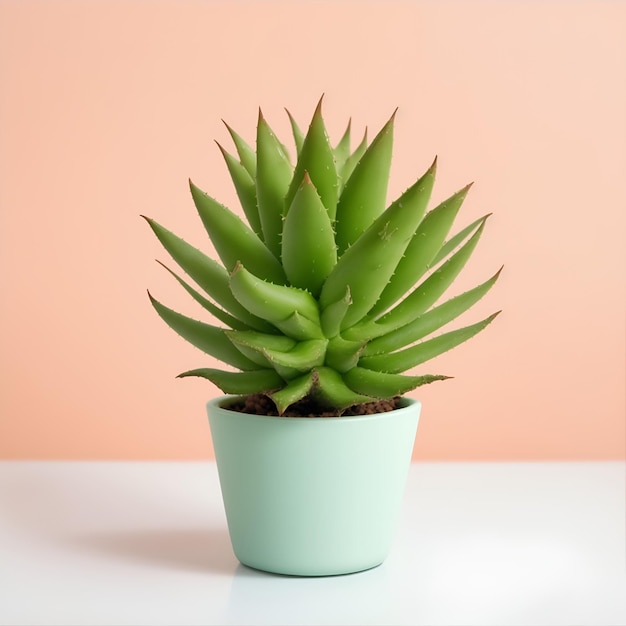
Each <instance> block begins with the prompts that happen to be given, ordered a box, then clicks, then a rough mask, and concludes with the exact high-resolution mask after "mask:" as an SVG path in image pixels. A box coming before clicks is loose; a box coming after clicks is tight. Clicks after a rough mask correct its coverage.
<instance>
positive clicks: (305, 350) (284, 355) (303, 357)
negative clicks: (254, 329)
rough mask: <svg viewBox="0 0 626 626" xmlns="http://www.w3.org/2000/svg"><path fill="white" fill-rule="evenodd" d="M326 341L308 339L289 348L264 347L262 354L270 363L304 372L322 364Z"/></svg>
mask: <svg viewBox="0 0 626 626" xmlns="http://www.w3.org/2000/svg"><path fill="white" fill-rule="evenodd" d="M327 343H328V341H327V340H326V339H309V340H307V341H300V342H299V343H297V344H296V345H295V346H294V347H293V348H292V349H291V350H287V351H281V350H272V349H271V348H266V349H265V350H264V351H263V354H264V355H265V356H266V357H267V359H268V360H269V362H270V363H272V365H274V364H277V365H280V366H282V367H290V368H292V369H295V370H298V371H300V372H306V371H309V370H311V369H313V368H314V367H318V366H319V365H322V363H323V362H324V355H325V353H326V345H327Z"/></svg>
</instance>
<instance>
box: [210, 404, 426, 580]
mask: <svg viewBox="0 0 626 626" xmlns="http://www.w3.org/2000/svg"><path fill="white" fill-rule="evenodd" d="M232 401H233V397H229V396H226V397H221V398H217V399H215V400H211V401H210V402H209V403H208V405H207V410H208V414H209V421H210V425H211V434H212V437H213V445H214V448H215V457H216V461H217V469H218V473H219V478H220V485H221V489H222V496H223V499H224V507H225V510H226V518H227V521H228V529H229V533H230V538H231V542H232V545H233V550H234V552H235V555H236V556H237V558H238V559H239V560H240V561H241V562H242V563H243V564H244V565H248V566H250V567H253V568H256V569H260V570H265V571H268V572H275V573H279V574H290V575H299V576H326V575H333V574H348V573H352V572H358V571H361V570H365V569H369V568H371V567H375V566H377V565H380V563H382V562H383V560H384V559H385V558H386V556H387V554H388V552H389V549H390V546H391V542H392V539H393V534H394V529H395V526H396V523H397V520H398V516H399V513H400V507H401V504H402V497H403V493H404V488H405V485H406V478H407V474H408V469H409V464H410V462H411V453H412V450H413V442H414V440H415V433H416V430H417V424H418V420H419V414H420V409H421V404H420V403H419V402H418V401H416V400H411V399H403V401H402V406H401V408H399V409H397V410H395V411H391V412H388V413H380V414H376V415H367V416H355V417H337V418H333V417H326V418H293V417H268V416H260V415H247V414H244V413H238V412H236V411H229V410H228V409H227V407H228V405H229V403H230V402H232Z"/></svg>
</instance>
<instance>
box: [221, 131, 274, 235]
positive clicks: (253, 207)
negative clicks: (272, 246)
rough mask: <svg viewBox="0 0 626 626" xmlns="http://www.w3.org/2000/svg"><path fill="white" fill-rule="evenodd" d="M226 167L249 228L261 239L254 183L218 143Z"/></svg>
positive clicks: (261, 233) (247, 173)
mask: <svg viewBox="0 0 626 626" xmlns="http://www.w3.org/2000/svg"><path fill="white" fill-rule="evenodd" d="M217 146H218V148H219V149H220V151H221V153H222V156H223V157H224V161H225V162H226V167H228V171H229V173H230V177H231V179H232V181H233V185H234V186H235V191H236V192H237V197H238V198H239V202H240V203H241V207H242V208H243V212H244V214H245V216H246V219H247V220H248V224H250V228H251V229H252V230H253V231H254V233H255V234H256V236H257V237H259V238H260V239H261V240H262V239H263V230H262V229H261V219H260V218H259V210H258V208H257V204H256V183H255V182H254V178H252V176H250V174H249V172H248V170H246V168H245V167H244V166H243V165H242V164H241V163H240V162H239V161H237V159H235V157H234V156H233V155H232V154H229V153H228V152H226V150H224V148H222V146H221V145H220V144H219V143H218V144H217Z"/></svg>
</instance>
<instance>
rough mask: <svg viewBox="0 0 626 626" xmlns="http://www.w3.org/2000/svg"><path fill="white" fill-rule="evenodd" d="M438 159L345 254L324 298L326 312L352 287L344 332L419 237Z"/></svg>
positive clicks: (370, 303) (324, 290)
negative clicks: (417, 235)
mask: <svg viewBox="0 0 626 626" xmlns="http://www.w3.org/2000/svg"><path fill="white" fill-rule="evenodd" d="M435 171H436V159H435V161H434V162H433V164H432V165H431V167H430V168H429V169H428V171H427V172H426V173H425V174H424V175H423V176H422V177H421V178H420V179H419V180H418V181H417V182H416V183H415V184H413V185H412V186H411V187H410V188H409V189H407V190H406V191H405V192H404V193H403V194H402V195H401V196H400V197H399V198H398V199H397V200H396V201H395V202H393V203H392V204H391V206H390V207H389V208H388V209H387V210H385V212H384V213H383V214H382V215H380V216H379V217H378V218H377V219H376V220H375V221H374V223H373V224H372V225H371V226H369V227H368V228H367V230H366V231H365V232H364V233H363V234H362V235H361V236H360V237H359V238H358V239H357V241H355V242H354V244H353V245H352V246H351V247H350V248H349V249H348V250H346V252H344V254H343V255H342V256H341V257H340V258H339V260H338V261H337V264H336V265H335V267H334V269H333V271H332V272H331V273H330V276H329V277H328V279H327V280H326V282H325V283H324V287H323V288H322V292H321V294H320V298H319V301H320V306H321V308H322V310H324V309H325V308H326V307H327V306H328V305H330V304H331V303H333V302H336V301H337V300H338V299H339V298H340V297H342V296H343V294H344V293H345V290H346V287H347V286H349V287H350V295H351V297H352V304H351V305H350V306H349V308H348V311H347V313H346V315H345V317H344V320H343V321H342V324H341V327H342V328H344V329H345V328H349V327H350V326H352V325H354V324H356V323H357V322H358V321H359V320H361V319H362V318H363V316H364V315H365V314H366V313H367V312H368V311H369V310H370V309H371V308H372V306H373V305H374V303H375V302H376V301H377V300H378V297H379V296H380V294H381V293H382V292H383V290H384V289H385V286H386V285H387V283H388V282H389V279H390V278H391V277H392V276H393V273H394V271H395V269H396V267H397V265H398V263H399V262H400V260H401V259H402V255H403V253H404V250H405V248H406V246H407V245H408V243H409V241H410V240H411V237H412V236H413V234H414V233H415V230H416V229H417V227H418V225H419V223H420V221H421V219H422V216H423V215H424V212H425V210H426V205H427V204H428V200H429V198H430V194H431V191H432V188H433V184H434V181H435Z"/></svg>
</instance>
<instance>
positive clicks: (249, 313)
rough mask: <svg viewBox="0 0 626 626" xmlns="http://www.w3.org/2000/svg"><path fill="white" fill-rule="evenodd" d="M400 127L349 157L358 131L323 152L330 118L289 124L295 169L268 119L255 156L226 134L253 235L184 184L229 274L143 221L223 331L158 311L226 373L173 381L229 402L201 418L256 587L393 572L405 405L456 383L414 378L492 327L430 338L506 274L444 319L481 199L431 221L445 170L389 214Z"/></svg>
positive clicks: (451, 205)
mask: <svg viewBox="0 0 626 626" xmlns="http://www.w3.org/2000/svg"><path fill="white" fill-rule="evenodd" d="M394 117H395V113H394V115H392V116H391V119H390V120H389V121H388V122H387V123H386V124H385V125H384V127H383V128H382V130H381V131H380V132H379V133H378V135H376V137H375V138H374V140H373V141H372V142H371V143H369V144H368V142H367V134H366V136H365V137H364V138H363V140H362V141H361V142H360V143H359V144H358V146H357V147H356V148H355V149H354V150H351V148H350V134H351V132H350V123H348V127H347V129H346V131H345V133H344V135H343V136H342V138H341V140H340V141H339V142H338V143H337V144H336V145H335V146H334V147H333V145H331V143H330V142H329V139H328V136H327V132H326V128H325V123H324V120H323V117H322V109H321V100H320V103H319V104H318V106H317V108H316V110H315V113H314V114H313V118H312V121H311V123H310V126H309V128H308V131H307V132H306V134H305V133H303V132H302V131H301V130H300V128H299V126H298V124H297V123H296V121H295V120H294V119H293V117H292V116H291V115H290V114H289V118H290V122H291V127H292V131H293V139H294V142H295V147H296V159H295V165H294V163H293V162H292V161H291V160H290V158H289V154H288V150H287V148H286V147H285V146H284V145H283V143H281V142H280V141H279V139H278V138H277V137H276V135H275V134H274V132H273V131H272V129H271V128H270V126H269V125H268V123H267V121H266V120H265V119H264V117H263V115H262V114H261V113H260V112H259V118H258V124H257V129H256V150H254V149H253V148H252V147H251V146H250V145H249V144H247V143H246V142H245V141H244V140H243V139H242V137H241V136H240V135H239V134H237V133H236V132H235V131H234V130H233V129H232V128H230V127H228V126H227V128H228V131H229V133H230V135H231V137H232V140H233V142H234V145H235V148H236V152H237V156H234V155H233V154H230V153H229V152H227V151H226V150H225V149H224V148H222V147H221V146H220V149H221V151H222V154H223V156H224V159H225V161H226V165H227V167H228V170H229V172H230V176H231V177H232V180H233V183H234V185H235V189H236V192H237V195H238V197H239V200H240V202H241V206H242V208H243V212H244V214H245V217H246V221H247V224H246V221H244V220H243V219H241V218H240V217H238V216H237V215H236V214H235V213H233V212H231V211H230V210H229V209H228V208H226V207H225V206H223V205H222V204H220V203H219V202H217V201H216V200H214V199H213V198H211V197H210V196H208V195H207V194H206V193H204V192H203V191H201V190H200V189H199V188H198V187H196V185H194V184H193V183H191V182H190V186H191V195H192V197H193V201H194V203H195V206H196V208H197V210H198V213H199V215H200V219H201V221H202V223H203V225H204V228H205V229H206V231H207V233H208V235H209V237H210V240H211V242H212V244H213V246H214V248H215V251H216V253H217V256H219V259H220V261H221V262H218V261H216V260H214V259H213V258H211V257H210V256H208V255H206V254H204V253H203V252H201V251H199V250H198V249H196V248H194V247H192V246H191V245H190V244H188V243H186V242H185V241H183V239H181V238H179V237H178V236H176V235H175V234H173V233H172V232H170V231H169V230H167V229H166V228H164V227H163V226H161V225H160V224H159V223H157V222H156V221H154V220H152V219H149V218H145V219H146V220H147V221H148V223H149V224H150V226H151V228H152V230H153V231H154V234H155V235H156V236H157V238H158V239H159V241H160V242H161V244H162V245H163V246H164V248H165V249H166V250H167V252H168V253H169V254H170V255H171V257H172V258H173V259H174V261H176V263H177V264H178V265H179V266H180V268H182V270H184V272H185V273H186V274H187V276H188V277H189V278H191V279H192V280H193V281H194V282H195V284H196V286H192V285H191V284H189V283H188V282H187V281H186V279H185V278H183V277H182V276H180V275H178V274H176V273H175V272H174V271H172V270H171V269H169V268H166V269H168V270H169V272H170V273H171V274H172V275H173V276H174V278H175V279H176V280H177V281H178V282H179V283H180V284H181V285H182V287H183V288H184V289H185V290H186V291H187V293H188V294H189V295H190V296H191V297H192V298H193V299H194V300H196V302H198V303H199V304H200V305H202V307H204V309H206V311H207V312H208V313H209V314H211V316H212V317H213V318H215V319H216V320H217V321H218V322H220V324H219V325H214V324H212V323H210V322H207V321H198V320H195V319H192V318H190V317H187V316H185V315H182V314H181V313H178V312H176V311H174V310H172V309H170V308H168V307H166V306H165V305H163V304H161V303H160V302H159V301H157V300H156V299H154V298H153V297H152V296H150V300H151V302H152V304H153V306H154V308H155V309H156V311H157V313H158V314H159V316H160V317H161V318H162V319H163V320H164V321H165V322H166V323H167V324H168V325H169V326H170V327H171V328H172V329H173V330H174V331H176V332H177V333H178V334H179V335H181V336H182V337H183V338H184V339H186V340H187V341H189V342H191V343H192V344H193V345H194V346H196V347H198V348H200V350H202V351H204V352H205V353H207V354H209V355H211V356H212V357H215V358H216V359H218V360H220V361H222V362H223V363H225V364H226V365H227V366H230V367H229V368H228V369H226V370H222V369H215V368H207V367H204V368H199V369H193V370H189V371H186V372H184V373H182V374H180V375H179V376H180V377H186V376H199V377H203V378H206V379H208V380H210V381H211V382H212V383H214V384H215V385H217V386H218V387H219V388H220V389H221V390H222V391H223V392H224V393H225V394H227V395H226V396H223V397H220V398H217V399H214V400H211V401H210V402H209V403H208V405H207V408H208V413H209V420H210V426H211V433H212V437H213V443H214V448H215V456H216V462H217V467H218V473H219V477H220V484H221V489H222V495H223V499H224V505H225V510H226V516H227V521H228V527H229V532H230V536H231V541H232V544H233V549H234V552H235V554H236V556H237V557H238V558H239V560H240V561H241V562H242V563H244V564H246V565H249V566H251V567H254V568H257V569H262V570H266V571H271V572H278V573H283V574H294V575H312V576H315V575H329V574H342V573H349V572H355V571H360V570H364V569H368V568H371V567H374V566H376V565H378V564H380V563H381V562H382V561H383V560H384V558H385V557H386V555H387V553H388V551H389V547H390V543H391V539H392V536H393V528H394V525H395V522H396V520H397V517H398V514H399V510H400V505H401V501H402V495H403V490H404V486H405V482H406V476H407V471H408V467H409V463H410V460H411V453H412V449H413V443H414V438H415V433H416V428H417V422H418V418H419V412H420V407H421V405H420V403H419V402H418V401H417V400H414V399H410V398H408V397H406V396H404V394H406V393H407V392H409V391H411V390H413V389H415V388H416V387H419V386H420V385H424V384H427V383H431V382H433V381H438V380H444V379H446V378H448V377H447V376H443V375H438V374H435V375H432V374H424V373H410V374H407V373H405V372H407V371H408V370H412V369H413V368H415V367H417V366H421V365H422V364H423V363H425V362H426V361H428V360H429V359H432V358H433V357H435V356H437V355H439V354H441V353H443V352H445V351H447V350H450V349H451V348H454V347H455V346H457V345H459V344H461V343H463V342H464V341H466V340H468V339H469V338H471V337H473V336H474V335H476V334H477V333H478V332H480V331H481V330H482V329H484V328H485V327H486V326H487V325H488V324H489V323H490V322H491V321H492V320H493V319H494V318H495V316H496V315H497V313H496V314H494V315H490V316H489V317H487V318H486V319H484V320H482V321H479V322H477V323H474V324H472V325H469V326H465V327H462V328H458V329H455V330H450V331H447V332H443V333H439V334H437V335H436V336H432V337H431V335H432V334H433V333H434V332H435V331H438V330H439V329H440V328H442V327H444V326H445V325H447V324H448V323H449V322H452V321H453V320H455V319H456V318H457V317H458V316H459V315H461V314H462V313H464V312H465V311H466V310H467V309H469V308H470V307H471V306H472V305H473V304H475V303H476V302H477V301H478V300H480V299H481V298H482V297H483V296H484V295H485V294H486V293H487V291H488V290H489V289H490V288H491V287H492V286H493V284H494V283H495V282H496V280H497V279H498V276H499V273H500V272H497V273H496V274H495V275H494V276H492V277H491V278H489V279H488V280H487V281H485V282H484V283H482V284H480V285H478V286H477V287H475V288H473V289H471V290H470V291H467V292H466V293H463V294H461V295H457V296H456V297H453V298H451V299H449V300H447V301H445V302H443V304H439V303H438V302H439V300H440V298H441V296H442V295H443V294H444V292H445V291H446V290H447V289H448V287H449V286H450V285H451V283H452V282H453V281H454V279H455V278H456V277H457V275H458V274H459V272H460V271H461V269H462V268H463V266H464V265H465V263H466V262H467V260H468V259H469V257H470V255H471V254H472V252H473V250H474V248H475V247H476V244H477V243H478V240H479V239H480V236H481V234H482V232H483V229H484V226H485V222H486V220H487V217H488V216H485V217H482V218H481V219H479V220H476V221H475V222H473V223H472V224H470V225H469V226H467V227H465V228H463V229H461V230H460V231H458V232H457V233H456V234H454V235H453V236H449V233H450V230H451V228H452V225H453V222H454V220H455V217H456V215H457V213H458V211H459V208H460V207H461V204H462V202H463V200H464V198H465V196H466V194H467V192H468V190H469V187H470V185H468V186H466V187H464V188H463V189H461V190H460V191H458V192H457V193H455V194H454V195H452V196H451V197H449V198H448V199H447V200H445V201H444V202H442V203H441V204H439V205H438V206H436V207H435V208H433V209H432V210H430V211H427V204H428V201H429V198H430V195H431V190H432V188H433V183H434V180H435V169H436V160H435V162H434V163H433V164H432V166H431V167H430V168H429V169H428V171H426V173H425V174H424V175H423V176H422V177H421V178H419V180H418V181H417V182H415V183H414V184H413V185H411V186H410V187H409V188H408V189H407V190H406V191H405V192H404V193H403V194H401V195H400V197H399V198H397V199H396V200H395V201H394V202H392V203H391V204H390V205H387V203H386V195H387V183H388V178H389V171H390V164H391V151H392V140H393V127H394ZM218 145H219V144H218ZM197 287H198V288H199V289H197Z"/></svg>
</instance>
